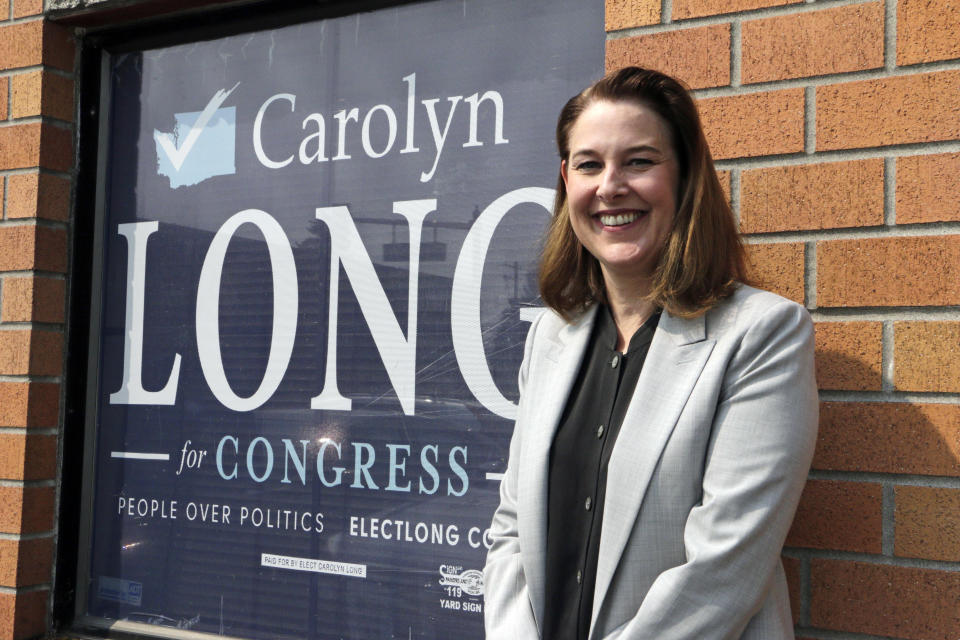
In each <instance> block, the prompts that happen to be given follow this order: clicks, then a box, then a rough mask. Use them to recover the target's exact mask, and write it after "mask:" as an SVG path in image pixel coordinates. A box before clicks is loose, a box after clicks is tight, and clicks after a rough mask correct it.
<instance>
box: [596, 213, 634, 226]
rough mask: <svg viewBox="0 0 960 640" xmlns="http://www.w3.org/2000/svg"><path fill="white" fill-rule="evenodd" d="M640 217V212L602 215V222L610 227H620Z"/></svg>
mask: <svg viewBox="0 0 960 640" xmlns="http://www.w3.org/2000/svg"><path fill="white" fill-rule="evenodd" d="M639 217H640V214H639V213H618V214H617V215H613V216H600V222H602V223H603V224H604V225H605V226H608V227H619V226H622V225H625V224H629V223H631V222H633V221H634V220H636V219H637V218H639Z"/></svg>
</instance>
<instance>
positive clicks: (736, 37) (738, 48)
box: [730, 20, 743, 87]
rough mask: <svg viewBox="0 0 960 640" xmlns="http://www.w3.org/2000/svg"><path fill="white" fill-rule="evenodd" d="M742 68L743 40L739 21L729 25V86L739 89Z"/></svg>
mask: <svg viewBox="0 0 960 640" xmlns="http://www.w3.org/2000/svg"><path fill="white" fill-rule="evenodd" d="M742 67H743V40H742V36H741V23H740V20H734V21H733V22H731V23H730V86H731V87H739V86H740V77H741V73H742V71H741V70H742Z"/></svg>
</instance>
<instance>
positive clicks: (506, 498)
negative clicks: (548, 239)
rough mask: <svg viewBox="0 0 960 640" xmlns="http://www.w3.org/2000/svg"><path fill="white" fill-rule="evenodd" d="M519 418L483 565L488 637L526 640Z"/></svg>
mask: <svg viewBox="0 0 960 640" xmlns="http://www.w3.org/2000/svg"><path fill="white" fill-rule="evenodd" d="M542 318H543V315H542V314H541V315H540V316H539V317H538V318H537V319H536V320H534V322H533V324H532V325H531V327H530V331H529V333H528V334H527V341H526V345H525V346H524V355H523V363H522V364H521V366H520V374H519V386H520V402H521V409H522V406H523V397H524V395H523V394H524V389H525V387H526V381H527V376H528V374H529V369H530V366H531V364H530V363H531V360H532V353H533V343H534V335H535V333H536V330H537V326H538V325H539V323H540V320H541V319H542ZM522 431H523V429H522V426H521V423H520V420H519V419H518V421H517V424H516V425H515V426H514V430H513V436H512V438H511V439H510V453H509V458H508V461H507V470H506V473H505V474H504V477H503V479H502V480H501V482H500V505H499V506H498V507H497V510H496V511H495V512H494V514H493V522H492V523H491V525H490V537H491V539H492V543H493V544H492V546H491V547H490V550H489V551H488V552H487V563H486V566H484V568H483V589H484V608H483V617H484V628H485V629H486V638H487V640H500V639H504V640H527V639H529V638H539V637H540V634H539V632H538V631H537V623H536V619H535V616H534V613H533V604H532V602H531V600H530V594H529V590H528V588H527V581H526V578H525V577H524V574H523V564H522V562H521V554H520V540H519V537H518V534H517V480H518V476H519V467H520V459H521V457H522V455H523V434H522Z"/></svg>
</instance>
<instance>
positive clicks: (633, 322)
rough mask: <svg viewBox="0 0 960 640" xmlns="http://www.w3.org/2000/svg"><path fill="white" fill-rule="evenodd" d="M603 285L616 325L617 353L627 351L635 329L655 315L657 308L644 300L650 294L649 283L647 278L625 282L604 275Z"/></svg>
mask: <svg viewBox="0 0 960 640" xmlns="http://www.w3.org/2000/svg"><path fill="white" fill-rule="evenodd" d="M604 284H605V286H606V293H607V304H608V305H610V314H611V315H612V316H613V322H614V324H615V325H617V351H620V352H621V353H622V352H624V351H626V350H627V345H628V344H629V343H630V338H632V337H633V334H634V333H636V332H637V329H639V328H640V327H642V326H643V324H644V323H645V322H646V321H647V320H649V319H650V316H652V315H653V314H654V313H656V311H657V306H656V305H655V304H653V303H652V302H650V301H649V300H647V299H646V296H647V294H648V293H649V292H650V281H649V279H647V278H634V279H630V280H629V281H626V280H624V279H622V278H611V277H609V276H607V275H606V274H605V277H604Z"/></svg>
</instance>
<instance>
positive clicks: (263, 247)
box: [81, 0, 604, 640]
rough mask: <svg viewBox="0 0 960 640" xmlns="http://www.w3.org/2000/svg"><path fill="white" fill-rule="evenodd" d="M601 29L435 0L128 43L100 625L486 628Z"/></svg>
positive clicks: (107, 203)
mask: <svg viewBox="0 0 960 640" xmlns="http://www.w3.org/2000/svg"><path fill="white" fill-rule="evenodd" d="M603 40H604V34H603V3H601V2H583V1H582V0H536V1H534V0H524V1H523V2H517V1H515V0H467V1H463V2H461V1H434V2H424V3H418V4H407V5H404V6H401V7H396V8H391V9H385V10H380V11H376V12H373V13H363V14H359V15H353V16H348V17H341V18H336V19H330V20H325V21H320V22H313V23H308V24H297V25H293V26H289V27H286V28H281V29H276V30H273V31H266V32H258V33H253V34H242V35H236V36H231V37H227V38H222V39H219V40H213V41H206V42H197V43H194V44H188V45H182V46H174V47H168V48H163V49H156V50H148V51H142V52H135V53H128V54H118V55H114V56H113V57H112V58H111V63H110V68H109V80H108V82H109V89H110V92H111V93H110V96H111V100H110V115H109V127H108V132H107V134H108V136H109V137H108V144H107V149H108V154H109V157H108V161H107V165H106V166H107V170H106V174H105V175H104V180H105V185H106V187H105V194H104V201H103V203H102V205H103V207H102V209H103V211H104V214H103V215H104V218H103V224H102V229H103V231H102V237H101V238H100V242H101V243H102V247H103V272H102V274H101V275H100V276H99V277H100V278H101V281H100V283H99V287H100V291H101V292H102V306H101V308H100V313H99V318H100V323H99V325H98V327H97V329H98V331H99V345H100V350H99V353H98V354H97V356H96V357H97V358H98V362H97V365H98V371H99V377H98V378H96V379H94V380H91V382H90V383H91V384H93V385H96V398H97V402H96V420H97V424H96V450H95V454H94V460H93V468H92V469H91V470H90V472H91V473H92V474H93V475H94V484H93V491H92V494H91V495H92V501H91V502H92V504H90V505H89V506H88V509H91V510H92V511H90V513H91V518H90V519H91V521H92V531H91V538H90V539H91V549H90V556H89V575H88V576H87V580H86V582H85V589H86V590H85V594H86V595H85V600H84V601H83V602H82V603H81V608H82V613H85V614H87V615H90V616H94V617H96V618H102V619H106V620H126V621H134V622H140V623H145V624H150V625H156V626H157V627H166V628H171V629H181V630H190V631H193V632H203V633H210V634H215V635H221V636H231V637H243V638H271V639H272V638H297V639H305V638H306V639H320V638H338V639H340V638H343V639H350V640H367V639H380V638H432V639H437V640H448V639H450V638H481V637H482V636H483V630H482V619H483V574H482V569H483V564H484V558H485V556H486V551H487V548H488V546H489V544H490V540H489V534H488V526H489V523H490V518H491V515H492V513H493V510H494V508H495V507H496V504H497V501H498V489H499V482H500V476H501V474H502V473H503V471H504V469H505V465H506V454H507V449H508V442H509V438H510V434H511V431H512V419H513V417H514V414H515V411H516V402H517V397H518V390H517V382H516V376H517V371H518V367H519V365H520V360H521V358H522V352H523V341H524V338H525V335H526V332H527V328H528V327H529V322H530V320H531V319H533V318H534V317H535V316H536V314H537V312H538V309H539V307H540V302H539V301H538V297H537V289H536V268H535V264H536V260H537V256H538V253H539V249H540V243H541V238H542V235H543V231H544V229H545V227H546V225H547V223H548V221H549V217H550V209H551V205H552V201H553V197H554V188H555V185H556V180H557V176H558V167H559V164H558V158H557V157H556V151H555V148H554V140H553V136H554V131H553V128H554V123H555V121H556V116H557V113H558V111H559V109H560V107H561V106H562V105H563V103H564V102H565V101H566V100H567V99H568V98H569V97H570V96H571V95H573V94H574V93H576V92H577V91H579V90H580V89H581V88H583V87H584V86H586V85H587V84H589V83H590V82H591V81H593V80H595V79H596V78H597V77H599V75H600V74H601V73H602V66H603ZM158 633H159V629H158ZM164 633H166V632H164Z"/></svg>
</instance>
